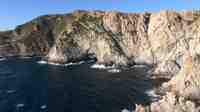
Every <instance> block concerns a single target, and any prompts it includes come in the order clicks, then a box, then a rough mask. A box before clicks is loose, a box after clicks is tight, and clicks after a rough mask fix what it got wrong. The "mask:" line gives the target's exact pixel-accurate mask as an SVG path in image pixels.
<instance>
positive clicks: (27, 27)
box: [0, 11, 200, 112]
mask: <svg viewBox="0 0 200 112" xmlns="http://www.w3.org/2000/svg"><path fill="white" fill-rule="evenodd" d="M16 55H18V56H27V55H29V56H34V55H36V56H41V57H44V58H45V59H47V60H48V61H50V62H57V63H66V62H75V61H81V60H85V59H88V58H90V57H95V58H96V59H97V63H99V64H107V65H120V66H128V65H133V64H135V63H136V64H137V63H139V64H141V63H142V64H149V65H153V67H154V69H153V73H154V74H164V75H165V77H167V78H169V79H171V78H172V79H171V80H170V81H169V82H167V83H165V84H163V88H166V89H167V90H168V92H169V93H167V94H166V95H164V96H163V98H162V99H161V100H159V101H157V102H154V103H152V104H151V105H150V106H148V107H142V106H138V108H137V109H136V110H137V111H138V112H139V111H142V112H143V111H152V112H174V111H173V110H176V112H185V111H186V112H199V110H198V109H199V105H198V104H200V103H198V102H199V100H200V99H199V98H200V97H199V96H200V91H199V90H200V75H199V69H200V66H199V64H200V63H199V62H200V61H199V59H200V11H190V12H189V11H188V12H174V11H160V12H155V13H121V12H102V11H90V12H89V11H75V12H72V13H68V14H63V15H46V16H41V17H38V18H36V19H34V20H32V21H30V22H28V23H25V24H23V25H20V26H18V27H17V28H16V29H14V30H11V31H5V32H0V57H3V56H16Z"/></svg>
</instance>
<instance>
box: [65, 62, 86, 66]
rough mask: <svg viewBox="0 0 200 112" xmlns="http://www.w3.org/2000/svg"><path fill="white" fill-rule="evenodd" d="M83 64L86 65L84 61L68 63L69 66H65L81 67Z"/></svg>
mask: <svg viewBox="0 0 200 112" xmlns="http://www.w3.org/2000/svg"><path fill="white" fill-rule="evenodd" d="M83 63H85V62H84V61H80V62H77V63H72V62H71V63H67V64H65V66H72V65H80V64H83Z"/></svg>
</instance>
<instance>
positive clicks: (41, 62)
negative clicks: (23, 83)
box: [37, 60, 48, 64]
mask: <svg viewBox="0 0 200 112" xmlns="http://www.w3.org/2000/svg"><path fill="white" fill-rule="evenodd" d="M37 63H38V64H48V62H47V61H44V60H41V61H38V62H37Z"/></svg>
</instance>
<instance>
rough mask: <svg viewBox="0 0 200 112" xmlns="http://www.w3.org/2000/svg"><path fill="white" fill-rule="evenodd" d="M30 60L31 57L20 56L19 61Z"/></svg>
mask: <svg viewBox="0 0 200 112" xmlns="http://www.w3.org/2000/svg"><path fill="white" fill-rule="evenodd" d="M30 58H32V57H31V56H21V57H20V59H30Z"/></svg>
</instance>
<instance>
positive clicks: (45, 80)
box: [0, 57, 155, 112]
mask: <svg viewBox="0 0 200 112" xmlns="http://www.w3.org/2000/svg"><path fill="white" fill-rule="evenodd" d="M39 60H40V59H39V58H24V59H20V58H14V57H12V58H7V59H5V60H3V59H1V61H0V112H121V111H122V110H123V109H128V110H133V109H134V107H135V104H136V103H137V104H143V105H145V104H148V103H149V102H150V100H151V97H150V96H148V95H147V94H146V91H148V90H151V89H153V87H154V86H155V81H153V80H152V79H150V78H148V73H147V72H148V70H149V69H148V67H133V68H129V69H122V70H121V72H117V73H113V72H108V70H103V69H102V70H99V69H92V68H91V66H92V65H93V64H94V62H85V63H82V64H75V65H68V66H63V65H57V66H56V65H50V64H41V63H38V61H39Z"/></svg>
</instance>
